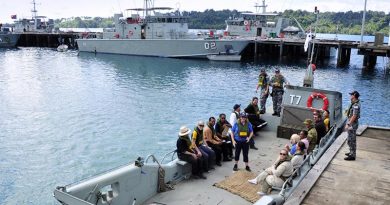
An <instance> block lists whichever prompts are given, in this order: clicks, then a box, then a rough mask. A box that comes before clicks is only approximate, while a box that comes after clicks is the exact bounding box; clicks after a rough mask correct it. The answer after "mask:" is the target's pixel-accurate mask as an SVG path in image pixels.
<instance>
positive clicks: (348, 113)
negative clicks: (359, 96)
mask: <svg viewBox="0 0 390 205" xmlns="http://www.w3.org/2000/svg"><path fill="white" fill-rule="evenodd" d="M354 106H358V107H359V109H360V100H357V101H356V102H353V103H351V105H349V108H348V111H347V117H348V118H351V117H352V114H353V112H352V110H353V108H354ZM359 118H360V110H359V113H358V115H357V119H359Z"/></svg>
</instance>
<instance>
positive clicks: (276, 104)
mask: <svg viewBox="0 0 390 205" xmlns="http://www.w3.org/2000/svg"><path fill="white" fill-rule="evenodd" d="M284 83H286V85H288V82H287V80H286V78H285V77H284V76H283V75H282V74H280V70H279V69H276V70H275V75H274V76H273V77H272V78H271V81H270V82H269V85H270V86H272V93H271V96H272V102H273V108H274V113H273V114H272V115H274V116H275V115H276V116H278V117H280V111H281V109H282V99H283V93H284V90H283V87H284Z"/></svg>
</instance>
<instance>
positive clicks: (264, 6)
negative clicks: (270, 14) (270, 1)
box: [255, 0, 268, 13]
mask: <svg viewBox="0 0 390 205" xmlns="http://www.w3.org/2000/svg"><path fill="white" fill-rule="evenodd" d="M267 6H268V5H265V0H263V4H262V5H261V6H259V4H258V3H255V8H256V13H259V8H263V13H266V8H267Z"/></svg>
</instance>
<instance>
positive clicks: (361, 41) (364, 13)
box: [360, 0, 367, 45]
mask: <svg viewBox="0 0 390 205" xmlns="http://www.w3.org/2000/svg"><path fill="white" fill-rule="evenodd" d="M366 8H367V0H364V11H363V20H362V31H361V34H360V45H363V35H364V23H365V21H366Z"/></svg>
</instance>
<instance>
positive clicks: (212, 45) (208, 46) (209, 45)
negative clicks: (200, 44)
mask: <svg viewBox="0 0 390 205" xmlns="http://www.w3.org/2000/svg"><path fill="white" fill-rule="evenodd" d="M204 48H205V49H206V50H209V49H217V44H216V43H215V42H214V41H213V42H206V43H204Z"/></svg>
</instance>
